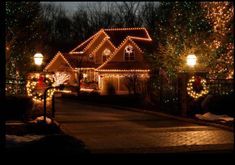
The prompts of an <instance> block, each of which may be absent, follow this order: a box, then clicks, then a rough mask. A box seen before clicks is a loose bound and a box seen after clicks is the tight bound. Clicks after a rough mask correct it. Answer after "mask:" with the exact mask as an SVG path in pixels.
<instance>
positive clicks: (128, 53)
mask: <svg viewBox="0 0 235 165" xmlns="http://www.w3.org/2000/svg"><path fill="white" fill-rule="evenodd" d="M124 59H125V61H134V60H135V54H134V49H133V46H131V45H127V46H126V47H125V52H124Z"/></svg>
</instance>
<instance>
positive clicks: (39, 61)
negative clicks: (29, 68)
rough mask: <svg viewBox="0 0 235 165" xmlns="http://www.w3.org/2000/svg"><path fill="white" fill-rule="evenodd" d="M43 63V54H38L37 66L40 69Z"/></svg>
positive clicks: (35, 61) (35, 60)
mask: <svg viewBox="0 0 235 165" xmlns="http://www.w3.org/2000/svg"><path fill="white" fill-rule="evenodd" d="M42 61H43V55H42V54H41V53H36V54H35V55H34V63H35V65H38V66H39V67H40V66H41V65H42Z"/></svg>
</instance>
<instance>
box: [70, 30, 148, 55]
mask: <svg viewBox="0 0 235 165" xmlns="http://www.w3.org/2000/svg"><path fill="white" fill-rule="evenodd" d="M101 33H104V34H105V36H106V37H104V39H103V40H106V39H107V38H108V39H109V40H110V41H111V43H112V44H113V45H114V47H118V46H119V45H120V44H121V43H122V42H123V41H124V40H125V39H126V38H127V37H129V38H131V39H132V40H135V41H137V42H138V43H140V47H141V48H143V47H144V46H145V45H146V44H147V43H149V41H152V39H151V37H150V36H149V34H148V32H147V30H146V28H112V29H101V30H99V31H98V32H97V33H95V34H94V35H93V36H91V37H90V38H88V39H87V40H86V41H84V42H83V43H81V44H80V45H78V46H77V47H76V48H74V49H73V50H71V51H70V53H71V54H73V53H74V54H76V53H78V52H84V51H86V50H87V49H89V47H90V46H91V45H92V43H94V41H95V40H96V39H97V37H98V36H99V35H100V34H101ZM102 43H103V42H100V44H102ZM142 45H143V46H142ZM99 46H100V45H96V48H97V47H99Z"/></svg>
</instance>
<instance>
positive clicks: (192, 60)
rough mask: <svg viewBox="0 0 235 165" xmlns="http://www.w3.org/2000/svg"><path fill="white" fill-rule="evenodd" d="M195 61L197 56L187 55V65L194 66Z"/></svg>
mask: <svg viewBox="0 0 235 165" xmlns="http://www.w3.org/2000/svg"><path fill="white" fill-rule="evenodd" d="M196 62H197V57H196V56H195V55H194V54H189V55H188V56H187V65H189V66H190V67H194V66H195V65H196Z"/></svg>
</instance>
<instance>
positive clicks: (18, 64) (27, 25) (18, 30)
mask: <svg viewBox="0 0 235 165" xmlns="http://www.w3.org/2000/svg"><path fill="white" fill-rule="evenodd" d="M40 11H41V8H40V4H39V2H10V1H9V2H6V18H5V27H6V28H5V34H6V35H5V41H6V51H7V53H6V56H7V57H6V59H7V63H6V77H7V79H15V78H16V76H17V73H19V76H20V77H21V78H24V77H25V74H26V73H27V72H29V71H31V70H32V69H33V65H32V56H33V54H34V53H35V52H36V51H37V50H38V51H39V49H40V46H41V45H40V44H41V42H40V40H41V33H40V32H41V31H42V29H41V26H40V25H41V12H40Z"/></svg>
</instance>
